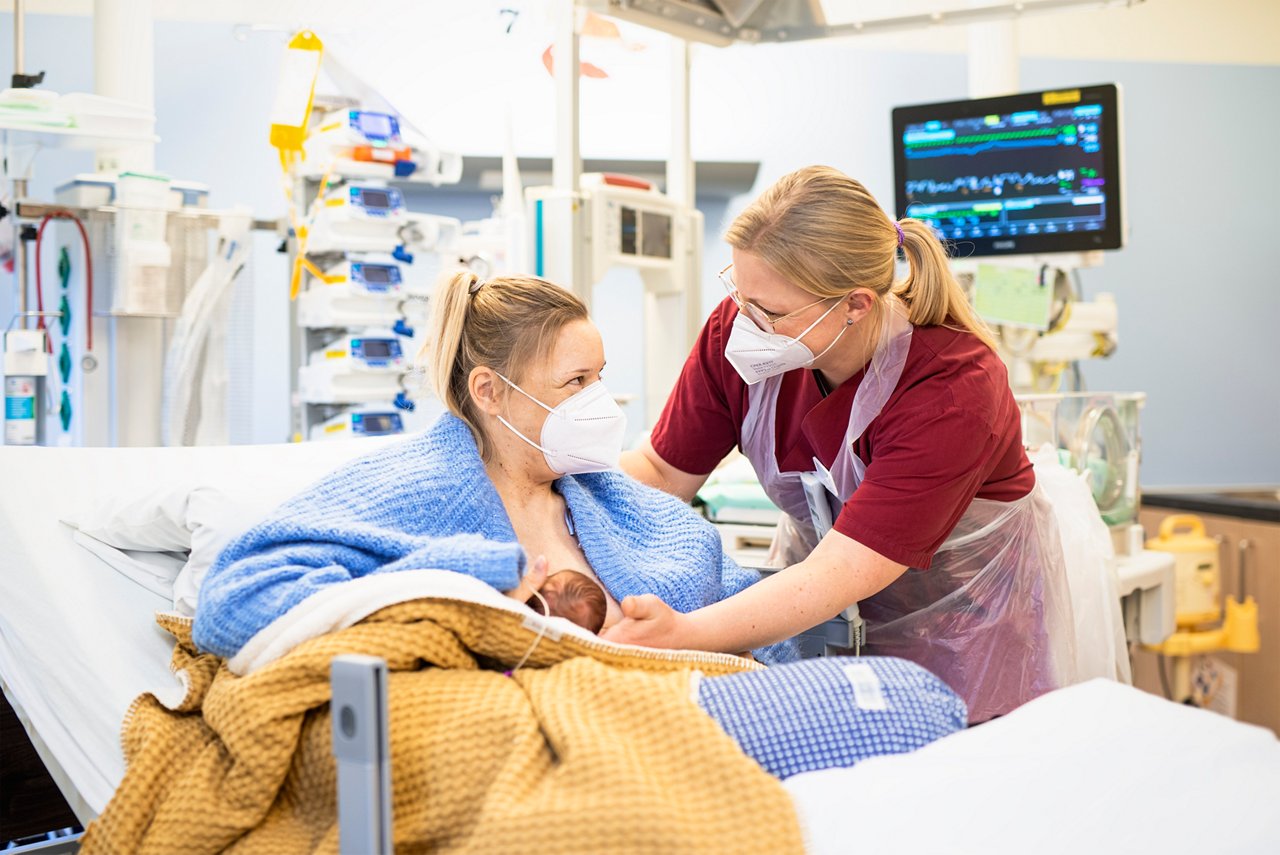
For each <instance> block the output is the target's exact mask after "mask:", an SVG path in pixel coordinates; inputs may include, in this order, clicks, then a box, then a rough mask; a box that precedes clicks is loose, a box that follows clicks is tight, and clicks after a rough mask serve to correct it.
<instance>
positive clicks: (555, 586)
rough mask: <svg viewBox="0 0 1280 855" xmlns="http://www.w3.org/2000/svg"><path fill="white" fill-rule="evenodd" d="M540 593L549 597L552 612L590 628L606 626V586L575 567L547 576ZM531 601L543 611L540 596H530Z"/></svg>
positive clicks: (597, 628)
mask: <svg viewBox="0 0 1280 855" xmlns="http://www.w3.org/2000/svg"><path fill="white" fill-rule="evenodd" d="M538 593H540V594H542V598H543V599H544V600H546V601H547V608H548V609H549V610H550V613H551V615H552V616H554V617H562V618H568V619H569V620H571V621H573V622H574V623H576V624H577V625H578V626H580V627H582V628H583V629H585V630H587V631H589V632H599V631H600V629H601V628H602V627H603V626H604V617H605V611H606V609H607V606H606V604H605V598H604V590H603V589H602V588H601V587H600V586H599V585H597V584H596V583H595V581H594V580H593V579H591V577H589V576H586V575H584V574H582V573H579V572H578V571H576V570H561V571H560V572H559V573H553V574H552V575H550V576H548V577H547V581H545V582H543V583H542V588H541V590H540V591H539V592H538ZM528 605H529V607H530V608H532V609H533V610H534V611H536V612H539V613H541V612H542V603H540V602H538V598H537V597H530V598H529V601H528Z"/></svg>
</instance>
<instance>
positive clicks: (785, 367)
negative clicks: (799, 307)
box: [724, 303, 849, 386]
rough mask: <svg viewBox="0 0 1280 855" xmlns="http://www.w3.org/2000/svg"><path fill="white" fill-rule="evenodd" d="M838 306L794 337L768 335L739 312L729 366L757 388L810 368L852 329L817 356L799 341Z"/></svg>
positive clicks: (728, 355) (731, 337)
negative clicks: (770, 381)
mask: <svg viewBox="0 0 1280 855" xmlns="http://www.w3.org/2000/svg"><path fill="white" fill-rule="evenodd" d="M839 305H840V303H836V304H834V305H833V306H832V307H831V308H830V309H827V310H826V311H825V312H823V313H822V316H821V317H819V318H818V319H817V320H816V321H814V322H813V323H811V324H809V326H808V327H807V328H806V329H805V331H804V332H802V333H800V335H798V336H796V337H795V338H792V337H791V336H787V335H779V334H778V333H768V332H765V331H764V330H762V329H760V328H759V327H758V326H756V325H755V324H754V323H753V322H752V321H751V319H750V318H748V317H747V316H746V315H744V314H743V313H742V312H738V315H737V317H735V318H734V319H733V330H732V331H731V332H730V333H729V341H728V342H726V343H725V346H724V357H725V359H727V360H729V364H730V365H732V366H733V367H734V370H736V371H737V372H738V374H740V375H741V376H742V379H743V380H745V381H746V383H747V385H748V386H754V385H755V384H757V383H759V382H760V381H761V380H764V379H766V378H768V377H774V376H777V375H778V374H785V373H787V372H788V371H791V370H792V369H795V368H804V367H805V366H806V365H811V364H813V361H814V360H815V359H817V358H818V357H820V356H822V355H823V354H824V353H826V352H827V351H828V350H830V349H831V348H832V347H834V346H835V343H836V342H837V341H839V340H840V336H842V335H844V333H845V330H847V329H849V325H848V324H845V326H844V328H843V329H841V330H840V332H839V334H837V335H836V337H835V338H833V339H832V340H831V344H829V345H827V346H826V347H825V348H823V349H822V353H819V354H818V355H817V356H814V355H813V351H812V350H810V349H809V348H807V347H805V345H804V343H803V342H802V341H800V339H802V338H804V337H805V336H806V335H808V334H809V333H810V332H811V331H812V330H813V328H814V327H816V326H817V325H818V324H820V323H822V321H823V319H825V318H826V317H827V315H829V314H831V313H832V312H833V311H835V309H836V306H839Z"/></svg>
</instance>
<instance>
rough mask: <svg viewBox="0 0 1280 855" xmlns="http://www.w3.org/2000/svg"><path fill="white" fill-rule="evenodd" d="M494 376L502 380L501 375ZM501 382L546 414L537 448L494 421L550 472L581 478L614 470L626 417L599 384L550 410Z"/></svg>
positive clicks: (524, 438)
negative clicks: (538, 454)
mask: <svg viewBox="0 0 1280 855" xmlns="http://www.w3.org/2000/svg"><path fill="white" fill-rule="evenodd" d="M495 373H496V372H495ZM498 376H499V377H502V375H501V374H498ZM502 379H503V380H504V381H506V383H507V385H508V386H510V387H511V388H512V389H515V390H516V391H517V392H519V393H520V394H521V395H524V396H525V397H526V398H528V399H529V400H530V401H533V402H534V403H535V404H537V405H538V406H539V407H542V409H544V410H546V411H547V412H548V413H549V415H548V416H547V420H546V421H545V422H543V423H542V437H541V439H542V443H541V444H538V443H536V442H534V441H533V440H531V439H529V437H527V436H525V435H524V434H522V433H521V432H520V431H518V430H516V429H515V427H514V426H513V425H512V424H511V422H509V421H507V420H506V419H504V418H503V417H502V416H498V421H500V422H502V423H503V424H504V425H506V427H507V430H509V431H511V432H512V433H514V434H515V435H516V436H518V437H520V438H521V439H523V440H524V441H525V442H527V443H529V444H530V445H532V446H533V447H534V448H536V449H538V450H539V451H541V452H542V455H543V457H545V458H546V459H547V466H549V467H551V471H552V472H559V473H560V474H562V475H581V474H582V473H584V472H604V471H605V470H608V469H614V468H616V467H617V465H618V458H619V456H621V454H622V435H623V434H624V433H625V432H626V430H627V416H626V414H625V413H623V412H622V408H621V407H619V406H618V402H617V401H615V400H614V399H613V396H611V395H610V394H609V390H608V389H606V388H605V385H604V383H603V382H601V381H599V380H597V381H596V382H595V383H592V384H591V385H590V386H588V387H587V388H585V389H583V390H582V391H581V392H578V393H577V394H574V395H570V396H569V397H568V398H566V399H565V400H563V401H561V402H560V404H559V406H556V407H554V408H553V407H548V406H547V405H546V404H544V403H542V402H541V401H539V400H538V399H537V398H535V397H533V396H532V395H530V394H529V393H528V392H526V391H525V390H523V389H521V388H520V387H519V386H517V385H516V384H515V383H512V382H511V381H510V380H507V378H506V377H502Z"/></svg>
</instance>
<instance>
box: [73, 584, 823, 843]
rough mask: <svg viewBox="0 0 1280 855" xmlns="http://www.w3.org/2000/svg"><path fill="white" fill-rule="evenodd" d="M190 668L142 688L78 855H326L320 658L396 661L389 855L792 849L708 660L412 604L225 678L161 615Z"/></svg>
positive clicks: (793, 826)
mask: <svg viewBox="0 0 1280 855" xmlns="http://www.w3.org/2000/svg"><path fill="white" fill-rule="evenodd" d="M158 621H159V623H160V624H161V625H162V626H163V627H164V628H165V629H167V630H168V631H169V632H171V633H173V635H174V636H175V637H176V638H177V639H178V643H177V646H176V647H175V649H174V667H175V669H176V670H181V671H183V672H185V674H186V678H187V680H188V682H189V690H188V692H187V695H186V698H185V699H184V700H183V701H182V703H181V704H180V705H179V706H178V707H177V708H175V709H169V708H166V707H165V706H164V705H162V704H161V703H160V702H159V701H158V700H157V699H156V698H155V697H154V696H152V695H150V694H146V695H142V696H141V697H139V698H138V700H137V701H136V702H135V703H134V705H133V707H132V708H131V710H130V712H129V715H128V716H127V717H126V720H125V724H124V736H123V739H124V749H125V758H126V762H127V767H126V773H125V777H124V780H123V782H122V783H121V785H120V787H119V789H118V790H117V792H116V794H115V796H114V798H113V799H112V800H111V803H110V804H109V805H108V806H107V809H106V811H105V812H104V813H103V814H102V816H100V817H99V818H98V819H97V820H96V821H94V822H93V823H92V824H91V825H90V826H89V828H88V830H87V832H86V834H85V837H84V840H83V845H82V851H83V852H85V853H88V855H92V853H160V854H161V855H171V854H172V853H179V852H193V853H194V852H221V851H231V852H242V853H275V852H280V853H284V852H336V851H337V843H338V828H337V823H336V798H337V797H336V772H335V767H334V761H333V757H332V754H331V753H330V740H331V737H330V722H329V662H330V660H331V659H332V658H333V657H334V656H336V655H339V654H343V653H363V654H367V655H371V656H380V657H382V658H383V659H385V660H386V661H387V664H388V667H389V669H390V671H391V675H390V680H389V694H390V704H391V754H392V776H393V789H394V793H395V796H394V806H393V822H394V834H395V848H396V851H397V852H427V851H430V852H512V853H534V852H557V853H560V852H582V853H599V852H655V853H658V852H661V853H668V852H707V853H722V852H770V853H773V852H778V853H785V852H799V851H801V850H802V842H801V835H800V829H799V826H798V824H797V820H796V816H795V811H794V808H793V807H792V803H791V800H790V798H789V796H788V795H787V794H786V792H785V791H784V790H783V788H782V786H781V785H780V784H779V783H778V782H777V781H776V780H775V779H773V778H772V777H770V776H769V775H768V774H766V773H765V772H764V771H763V770H761V769H760V767H759V766H757V765H756V764H755V763H754V762H753V761H752V760H750V759H749V758H748V757H747V756H746V755H744V754H743V753H742V752H741V751H740V750H739V749H738V747H737V746H736V744H735V743H734V742H733V741H732V740H731V739H730V738H729V737H728V736H727V735H726V734H725V733H724V732H723V731H722V730H720V728H719V727H718V726H717V725H716V723H715V722H714V721H712V719H711V718H709V717H708V716H707V715H706V714H705V713H703V712H702V711H701V709H699V708H698V706H697V705H696V703H694V701H693V700H692V698H691V694H690V675H691V673H692V672H693V671H694V670H698V671H701V672H703V673H705V674H708V675H713V674H723V673H729V672H732V671H739V670H745V669H749V668H753V667H758V666H754V665H752V664H750V663H747V662H744V661H743V660H740V659H737V658H736V657H729V656H722V655H717V654H705V655H700V654H678V653H671V652H666V651H656V650H655V651H637V652H630V651H620V650H617V649H609V648H608V647H607V646H606V645H603V644H601V645H596V644H592V643H590V642H584V641H583V640H581V639H577V638H573V637H570V636H564V637H562V638H559V639H555V638H550V637H548V638H543V639H542V640H541V641H540V642H539V643H538V645H537V647H536V648H535V650H534V653H533V655H532V656H531V658H530V660H529V662H528V663H527V664H526V666H525V667H524V668H523V669H521V670H519V671H517V672H516V673H515V674H514V675H513V676H506V675H505V674H504V673H503V669H504V668H509V667H510V665H511V664H512V663H514V662H516V661H518V659H519V658H520V657H521V656H522V655H524V653H525V652H526V651H527V650H528V649H529V647H530V644H531V642H532V640H533V637H534V633H533V632H532V631H531V630H530V629H528V628H527V627H524V626H523V625H522V621H521V617H520V616H519V615H518V614H513V613H510V612H504V611H501V610H498V609H495V608H491V607H488V606H484V605H479V604H474V603H466V602H458V601H445V600H414V601H410V602H406V603H400V604H398V605H395V606H391V607H389V608H385V609H383V610H381V611H379V612H377V613H375V614H374V615H372V616H370V617H369V618H366V619H365V620H364V621H363V622H361V623H359V624H357V625H355V626H353V627H350V628H349V629H345V630H342V631H339V632H334V633H330V634H328V635H324V636H321V637H319V638H315V639H312V640H310V641H308V642H306V643H304V644H302V645H300V646H299V647H297V648H296V649H295V650H293V651H292V652H291V653H289V654H288V655H286V656H284V657H283V658H281V659H279V660H277V661H276V662H274V663H272V664H270V665H268V666H266V667H264V668H262V669H261V670H258V671H255V672H253V673H251V674H249V675H248V676H244V677H237V676H235V675H233V674H232V673H231V672H230V671H228V670H227V668H226V667H225V665H224V664H223V662H222V660H221V659H219V658H217V657H214V656H212V655H209V654H201V653H199V652H198V651H196V650H195V648H194V647H193V646H192V645H191V638H190V632H191V627H190V623H189V622H188V621H184V620H182V619H179V618H174V617H167V616H161V617H160V618H159V619H158Z"/></svg>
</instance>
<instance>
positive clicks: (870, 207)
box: [725, 166, 995, 350]
mask: <svg viewBox="0 0 1280 855" xmlns="http://www.w3.org/2000/svg"><path fill="white" fill-rule="evenodd" d="M899 228H901V230H902V240H901V242H899V239H898V229H899ZM725 240H726V241H728V242H729V244H730V245H731V246H733V247H735V248H737V249H741V250H746V251H748V252H751V253H754V254H756V255H758V256H760V257H761V258H762V259H764V260H765V261H766V262H767V263H768V264H769V266H770V267H772V268H773V269H774V270H776V271H778V273H780V274H782V276H784V277H785V278H786V279H787V280H788V281H790V282H792V283H793V284H795V285H797V286H799V287H800V288H803V289H804V290H805V291H808V292H809V293H810V294H813V295H814V296H815V297H843V296H845V295H847V294H848V293H850V292H851V291H853V290H854V289H855V288H865V289H867V290H869V291H871V292H872V293H874V294H875V295H876V296H877V297H880V298H884V297H886V296H887V295H889V294H890V293H893V294H897V295H898V296H899V297H901V298H902V300H903V302H904V303H906V304H907V305H908V307H909V308H910V318H911V322H912V323H913V324H917V325H921V326H925V325H932V324H941V325H947V326H950V327H952V328H954V329H958V330H961V331H963V332H969V333H972V334H973V335H975V336H977V337H978V338H979V339H980V340H981V341H982V342H983V343H984V344H985V345H987V346H988V347H990V348H991V349H992V350H995V339H994V338H993V337H992V335H991V331H990V330H989V329H987V326H986V324H984V323H983V322H982V320H981V319H980V318H979V317H978V316H977V315H976V314H975V313H974V311H973V309H972V307H971V306H970V305H969V300H968V298H967V297H966V296H965V294H964V291H963V289H961V287H960V284H959V283H958V282H956V280H955V277H954V276H952V275H951V271H950V268H949V267H948V266H947V255H946V252H945V251H944V250H943V248H942V243H941V242H940V241H939V240H938V239H937V237H935V236H934V234H933V232H932V231H930V229H929V227H928V226H927V225H925V224H924V223H922V222H921V221H919V220H912V219H906V220H902V221H901V223H900V224H898V225H896V226H895V224H894V222H893V220H891V219H889V217H888V216H887V215H886V214H885V212H884V210H883V209H882V208H881V207H880V204H879V203H878V202H876V200H875V197H873V196H872V195H871V193H870V192H868V191H867V188H866V187H864V186H862V184H861V183H859V182H858V181H855V180H854V179H852V178H850V177H849V176H847V175H845V174H844V173H843V172H840V171H839V170H838V169H832V168H831V167H829V166H807V167H805V168H804V169H798V170H796V171H795V172H792V173H790V174H788V175H784V176H783V177H782V178H780V179H778V181H777V182H776V183H775V184H774V185H773V186H772V187H770V188H769V189H767V190H765V191H764V192H763V193H762V194H760V198H758V199H756V200H755V201H754V202H752V203H751V204H750V205H748V206H747V208H746V210H744V211H743V212H742V213H741V214H739V215H738V217H737V218H736V219H735V220H734V221H733V223H732V224H731V225H730V226H729V229H728V230H727V231H726V232H725ZM899 247H901V248H902V250H903V252H904V254H905V255H906V257H907V262H908V264H909V266H910V270H911V272H910V275H909V276H908V277H907V278H906V280H905V281H904V282H902V283H895V282H894V262H895V261H896V259H897V250H898V248H899Z"/></svg>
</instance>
